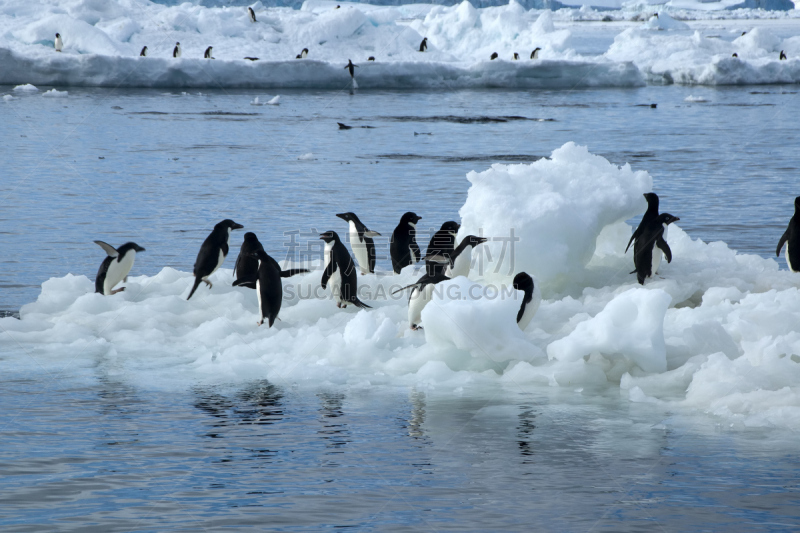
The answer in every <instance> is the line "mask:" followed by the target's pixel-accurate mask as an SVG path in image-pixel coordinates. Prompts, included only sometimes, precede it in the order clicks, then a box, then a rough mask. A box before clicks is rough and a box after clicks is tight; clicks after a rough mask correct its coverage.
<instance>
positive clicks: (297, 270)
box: [281, 268, 311, 278]
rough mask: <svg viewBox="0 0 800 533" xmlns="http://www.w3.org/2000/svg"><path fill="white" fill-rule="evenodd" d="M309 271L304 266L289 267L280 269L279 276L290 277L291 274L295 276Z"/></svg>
mask: <svg viewBox="0 0 800 533" xmlns="http://www.w3.org/2000/svg"><path fill="white" fill-rule="evenodd" d="M308 272H311V271H310V270H308V269H306V268H290V269H289V270H281V277H282V278H290V277H292V276H296V275H297V274H306V273H308Z"/></svg>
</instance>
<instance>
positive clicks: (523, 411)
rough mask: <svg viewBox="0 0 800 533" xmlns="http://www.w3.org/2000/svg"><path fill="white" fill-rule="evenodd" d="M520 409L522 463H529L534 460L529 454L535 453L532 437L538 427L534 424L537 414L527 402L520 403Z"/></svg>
mask: <svg viewBox="0 0 800 533" xmlns="http://www.w3.org/2000/svg"><path fill="white" fill-rule="evenodd" d="M519 410H520V412H519V415H518V416H519V422H518V423H517V437H518V438H519V441H518V442H517V444H519V453H521V454H522V456H523V460H522V464H528V463H531V462H533V461H532V460H531V459H530V458H529V457H528V456H531V455H533V454H534V447H533V443H532V441H531V439H532V436H533V430H534V429H536V426H535V425H534V424H533V422H534V420H535V419H536V414H535V413H534V410H533V407H532V406H530V405H526V404H523V405H520V406H519Z"/></svg>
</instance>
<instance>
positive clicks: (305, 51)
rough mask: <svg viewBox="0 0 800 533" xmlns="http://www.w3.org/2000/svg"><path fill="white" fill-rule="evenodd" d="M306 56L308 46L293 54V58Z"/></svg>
mask: <svg viewBox="0 0 800 533" xmlns="http://www.w3.org/2000/svg"><path fill="white" fill-rule="evenodd" d="M306 57H308V48H303V49H302V50H301V51H300V53H299V54H297V55H296V56H294V58H295V59H305V58H306Z"/></svg>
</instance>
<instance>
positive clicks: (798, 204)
mask: <svg viewBox="0 0 800 533" xmlns="http://www.w3.org/2000/svg"><path fill="white" fill-rule="evenodd" d="M794 208H795V210H796V211H797V212H798V213H800V196H798V197H797V198H795V199H794Z"/></svg>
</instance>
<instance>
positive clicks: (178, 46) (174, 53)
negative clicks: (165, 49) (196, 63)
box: [172, 43, 181, 57]
mask: <svg viewBox="0 0 800 533" xmlns="http://www.w3.org/2000/svg"><path fill="white" fill-rule="evenodd" d="M172 57H181V43H175V48H173V49H172Z"/></svg>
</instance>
